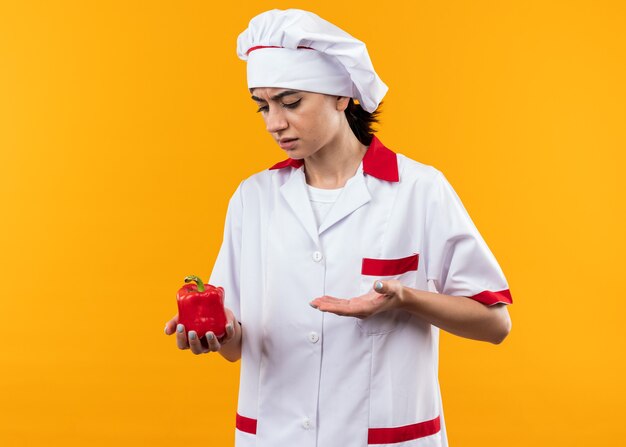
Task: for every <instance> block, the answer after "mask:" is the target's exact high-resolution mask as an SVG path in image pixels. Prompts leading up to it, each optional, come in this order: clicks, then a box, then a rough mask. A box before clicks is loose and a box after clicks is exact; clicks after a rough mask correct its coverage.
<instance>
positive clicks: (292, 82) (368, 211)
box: [210, 10, 511, 447]
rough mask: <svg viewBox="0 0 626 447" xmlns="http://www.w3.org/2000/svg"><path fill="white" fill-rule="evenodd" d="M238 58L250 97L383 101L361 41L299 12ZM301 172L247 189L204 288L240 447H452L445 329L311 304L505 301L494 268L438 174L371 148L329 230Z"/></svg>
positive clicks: (288, 164) (271, 15)
mask: <svg viewBox="0 0 626 447" xmlns="http://www.w3.org/2000/svg"><path fill="white" fill-rule="evenodd" d="M303 47H304V48H303ZM251 49H252V51H251ZM238 53H239V55H240V57H242V58H246V57H247V60H248V84H249V85H248V86H249V88H254V87H262V86H263V87H285V88H294V89H299V90H307V91H317V92H319V93H327V94H336V95H342V96H350V97H353V98H356V99H357V100H358V101H359V103H360V104H361V105H362V107H363V108H364V109H366V110H368V111H373V110H375V109H376V107H377V106H378V103H379V102H380V100H381V99H382V96H384V94H385V92H386V86H385V85H384V84H383V83H382V81H380V79H379V78H378V76H377V75H376V74H375V72H374V70H373V68H372V66H371V62H370V60H369V56H368V55H367V50H366V49H365V46H364V45H363V44H362V43H361V42H359V41H357V40H356V39H354V38H353V37H352V36H350V35H348V34H346V33H345V32H343V31H341V30H340V29H338V28H336V27H335V26H334V25H332V24H330V23H328V22H326V21H324V20H323V19H321V18H319V17H318V16H316V15H314V14H312V13H309V12H306V11H299V10H287V11H278V10H274V11H268V12H266V13H263V14H261V15H260V16H257V17H255V18H254V19H253V20H252V21H251V22H250V25H249V27H248V29H247V30H246V31H245V32H244V33H242V35H241V36H240V37H239V41H238ZM253 55H254V57H253ZM253 59H255V61H256V62H254V61H253ZM298 61H299V63H302V64H304V65H306V66H307V67H309V69H308V70H303V71H302V72H300V71H299V70H296V69H295V67H297V66H298V65H297V63H298ZM294 64H296V65H294ZM281 65H282V66H284V67H285V69H284V70H282V69H281V68H280V67H281ZM261 68H262V69H261ZM259 70H260V71H261V72H260V73H259ZM307 75H308V76H310V77H311V79H310V80H307V79H303V77H306V76H307ZM272 76H274V78H272ZM320 79H321V81H320ZM309 81H311V82H310V83H309ZM326 84H328V85H326ZM329 90H330V91H329ZM348 90H349V92H348ZM303 169H304V163H303V161H302V160H295V159H288V160H285V161H283V162H280V163H277V164H276V165H274V166H272V167H271V168H270V169H268V170H265V171H262V172H260V173H258V174H255V175H253V176H251V177H249V178H248V179H246V180H244V181H243V182H242V183H241V184H240V185H239V187H238V188H237V190H236V191H235V193H234V195H233V196H232V198H231V199H230V202H229V206H228V212H227V216H226V224H225V231H224V241H223V244H222V247H221V249H220V252H219V255H218V257H217V260H216V263H215V265H214V268H213V272H212V276H211V279H210V282H211V284H216V285H220V286H223V287H224V289H225V291H226V306H227V307H228V308H230V309H231V310H232V311H233V313H234V315H235V317H236V318H237V320H238V321H240V322H241V325H242V359H241V377H240V388H239V404H238V411H237V415H236V445H237V446H238V447H249V446H250V447H251V446H258V447H282V446H298V447H316V446H319V447H332V446H341V447H365V446H367V445H376V446H407V447H408V446H423V447H440V446H447V439H446V433H445V424H444V419H443V411H442V405H441V395H440V391H439V383H438V378H437V368H438V340H439V329H438V328H437V327H435V326H432V325H430V324H428V323H427V322H425V321H423V320H421V319H420V318H418V317H417V316H415V315H412V314H410V313H408V312H405V311H401V310H392V311H387V312H382V313H379V314H376V315H374V316H371V317H369V318H365V319H357V318H352V317H344V316H338V315H335V314H332V313H324V312H320V311H318V310H317V309H315V308H312V307H311V306H310V305H309V302H310V301H311V300H313V299H314V298H316V297H320V296H323V295H330V296H336V297H344V298H350V297H355V296H359V295H362V294H365V293H367V292H368V291H370V290H371V288H372V284H373V282H374V281H375V280H376V279H383V280H387V279H397V280H399V281H400V282H402V284H404V285H406V286H407V287H411V288H414V289H421V290H430V291H436V292H439V293H443V294H447V295H455V296H465V297H470V298H472V299H474V300H477V301H479V302H481V303H483V304H484V305H488V306H489V305H494V304H496V303H507V304H508V303H511V295H510V293H509V290H508V285H507V282H506V279H505V277H504V275H503V273H502V271H501V269H500V267H499V266H498V263H497V261H496V259H495V258H494V256H493V255H492V253H491V251H490V250H489V248H488V247H487V245H486V244H485V241H484V240H483V238H482V237H481V235H480V234H479V232H478V230H477V229H476V227H475V226H474V224H473V223H472V220H471V219H470V217H469V215H468V214H467V212H466V210H465V208H464V207H463V205H462V203H461V201H460V200H459V198H458V196H457V195H456V193H455V192H454V190H453V189H452V187H451V185H450V184H449V182H448V181H447V180H446V178H445V177H444V176H443V174H442V173H441V172H439V171H438V170H437V169H435V168H433V167H431V166H427V165H424V164H421V163H419V162H416V161H413V160H411V159H409V158H407V157H405V156H403V155H401V154H399V153H396V152H394V151H392V150H391V149H389V148H387V147H385V145H384V144H383V143H382V142H381V141H380V140H379V139H378V138H376V137H374V138H373V139H372V142H371V144H370V145H369V147H368V149H367V152H366V153H365V156H364V158H363V160H362V162H361V164H360V166H359V168H358V169H357V172H356V174H355V175H354V176H353V177H352V178H350V179H349V180H348V181H347V183H346V184H345V186H344V188H343V189H342V190H341V191H340V192H339V193H338V195H337V197H336V201H335V202H334V203H333V204H332V206H331V207H330V209H329V210H328V212H327V213H325V215H323V218H322V219H321V221H320V222H318V221H316V217H315V214H314V212H313V209H312V207H311V202H310V200H309V193H308V191H307V183H306V178H305V175H304V172H303Z"/></svg>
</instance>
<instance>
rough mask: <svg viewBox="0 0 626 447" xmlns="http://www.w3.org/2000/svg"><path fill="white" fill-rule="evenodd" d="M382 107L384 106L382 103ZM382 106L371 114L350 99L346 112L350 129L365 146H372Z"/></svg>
mask: <svg viewBox="0 0 626 447" xmlns="http://www.w3.org/2000/svg"><path fill="white" fill-rule="evenodd" d="M380 105H382V102H381V103H380ZM380 105H379V107H378V108H377V109H376V110H374V111H373V112H372V113H370V112H366V111H365V110H364V109H363V107H361V105H360V104H357V103H355V102H354V100H353V99H352V98H350V102H349V103H348V107H347V108H346V110H345V111H344V113H345V114H346V118H347V120H348V124H349V125H350V129H352V132H353V133H354V135H355V136H356V137H357V139H358V140H359V141H360V142H361V143H362V144H364V145H365V146H369V145H370V143H371V142H372V138H373V137H374V133H375V132H376V130H377V129H374V124H375V123H378V122H379V118H378V117H379V115H380Z"/></svg>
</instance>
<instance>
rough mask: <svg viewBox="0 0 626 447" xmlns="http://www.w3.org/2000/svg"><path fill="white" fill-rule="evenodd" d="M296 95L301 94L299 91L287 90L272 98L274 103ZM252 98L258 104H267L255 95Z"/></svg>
mask: <svg viewBox="0 0 626 447" xmlns="http://www.w3.org/2000/svg"><path fill="white" fill-rule="evenodd" d="M296 93H300V92H299V91H297V90H285V91H284V92H280V93H278V94H277V95H274V96H272V98H271V99H272V101H278V100H279V99H281V98H284V97H285V96H289V95H295V94H296ZM251 98H252V99H253V100H254V101H257V102H266V101H265V100H264V99H261V98H259V97H257V96H254V95H252V96H251Z"/></svg>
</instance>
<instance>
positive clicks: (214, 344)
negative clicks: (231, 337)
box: [205, 331, 222, 352]
mask: <svg viewBox="0 0 626 447" xmlns="http://www.w3.org/2000/svg"><path fill="white" fill-rule="evenodd" d="M205 337H206V339H207V342H208V344H209V347H208V350H209V351H213V352H217V351H219V350H220V349H221V348H222V345H220V342H219V341H218V340H217V337H216V336H215V334H214V333H213V332H211V331H209V332H207V333H206V335H205Z"/></svg>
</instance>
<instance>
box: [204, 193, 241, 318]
mask: <svg viewBox="0 0 626 447" xmlns="http://www.w3.org/2000/svg"><path fill="white" fill-rule="evenodd" d="M242 185H243V182H242V183H241V184H240V185H239V187H238V188H237V190H236V191H235V193H234V194H233V196H232V197H231V198H230V201H229V203H228V210H227V212H226V222H225V224H224V239H223V240H222V246H221V247H220V251H219V253H218V255H217V259H216V260H215V264H214V265H213V271H212V272H211V278H210V279H209V283H210V284H212V285H215V286H221V287H223V288H224V305H225V306H226V307H227V308H229V309H230V310H232V311H233V313H234V314H235V318H237V320H239V321H241V306H240V290H241V284H240V280H241V276H240V275H241V232H242V226H241V224H242V217H243V201H242V195H241V187H242Z"/></svg>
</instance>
